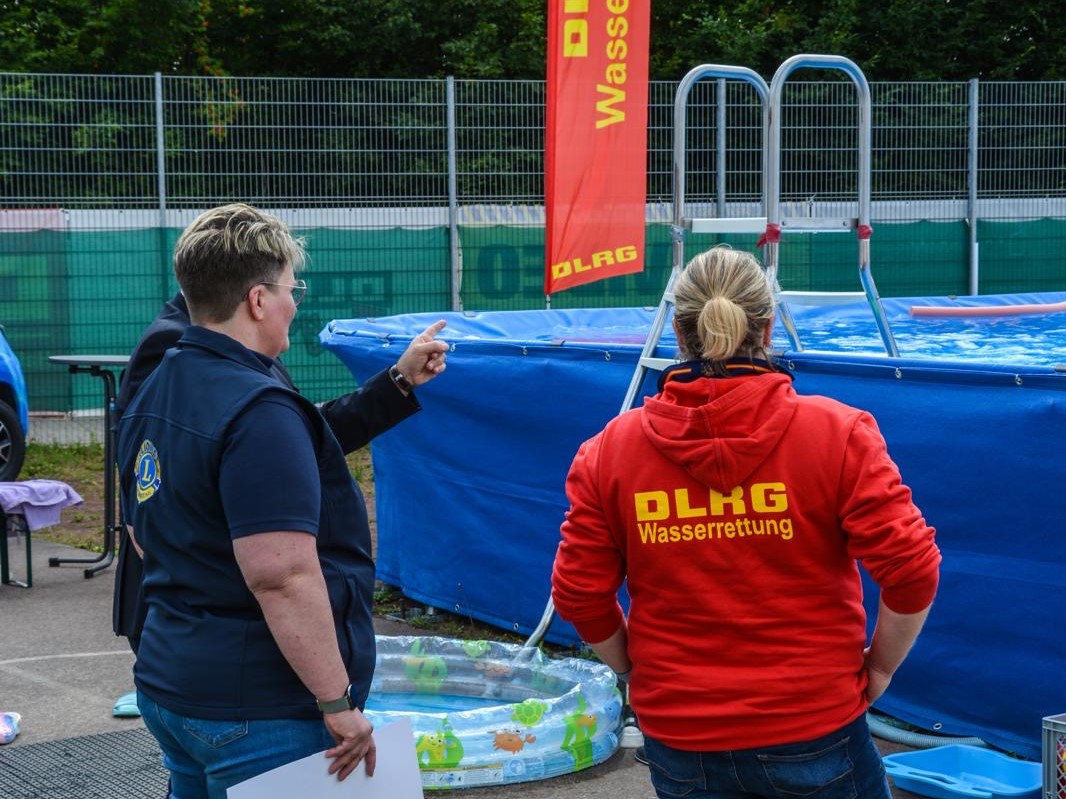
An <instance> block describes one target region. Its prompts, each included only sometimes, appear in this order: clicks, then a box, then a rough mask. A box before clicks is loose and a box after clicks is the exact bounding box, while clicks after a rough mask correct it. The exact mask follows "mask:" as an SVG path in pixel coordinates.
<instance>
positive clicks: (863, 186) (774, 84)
mask: <svg viewBox="0 0 1066 799" xmlns="http://www.w3.org/2000/svg"><path fill="white" fill-rule="evenodd" d="M802 68H810V69H835V70H840V71H842V72H844V73H845V74H846V75H847V76H848V77H849V78H851V82H852V83H853V84H854V85H855V91H856V95H857V103H858V137H859V141H858V144H857V148H856V149H857V161H856V166H857V168H858V219H857V223H858V224H857V226H856V232H857V235H858V239H859V281H860V282H861V283H862V288H863V291H864V292H865V294H866V300H867V302H868V303H869V304H870V310H871V311H872V312H873V315H874V321H875V322H876V324H877V329H878V332H879V333H880V334H881V341H882V343H883V344H884V347H885V352H886V353H888V355H889V356H891V357H893V358H898V357H899V350H898V349H897V348H896V340H895V337H894V336H893V335H892V329H891V327H890V326H889V324H888V318H887V317H886V316H885V310H884V306H882V304H881V297H880V295H879V294H878V293H877V286H876V285H875V283H874V278H873V273H872V272H871V271H870V232H871V228H870V183H871V181H870V171H871V168H870V163H871V158H872V152H873V134H872V124H871V108H872V102H871V99H870V84H869V83H868V82H867V81H866V76H865V75H863V73H862V70H861V69H859V67H858V66H857V65H856V64H855V62H853V61H851V60H850V59H848V58H845V57H844V56H835V55H811V54H800V55H794V56H792V57H791V58H789V59H786V60H785V61H784V62H783V63H782V64H781V66H780V67H778V68H777V72H775V73H774V77H773V80H771V81H770V108H769V135H768V145H769V151H768V153H767V157H766V160H765V161H764V162H763V187H764V189H765V191H766V230H767V234H768V235H767V236H766V242H765V250H764V256H763V263H764V265H765V267H766V274H767V277H768V278H770V280H771V283H772V284H773V285H774V286H775V287H776V286H777V269H778V245H779V241H778V239H779V235H778V233H779V231H780V223H781V96H782V93H783V91H784V85H785V82H786V81H787V80H788V77H789V75H791V74H792V73H793V72H795V71H796V70H797V69H802ZM771 231H774V232H775V235H769V234H770V233H771ZM779 310H780V311H785V313H781V314H780V315H781V321H782V323H783V324H784V326H785V332H786V333H787V334H788V338H789V341H790V343H791V344H792V348H793V349H794V350H796V351H800V350H802V349H803V345H802V344H801V343H800V340H799V334H798V333H797V331H796V327H795V325H794V324H793V323H792V319H791V314H788V313H787V306H786V305H784V304H781V305H779Z"/></svg>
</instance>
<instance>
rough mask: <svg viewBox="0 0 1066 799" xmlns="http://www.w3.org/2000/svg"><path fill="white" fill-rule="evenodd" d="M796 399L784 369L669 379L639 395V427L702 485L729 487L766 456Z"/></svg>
mask: <svg viewBox="0 0 1066 799" xmlns="http://www.w3.org/2000/svg"><path fill="white" fill-rule="evenodd" d="M796 403H797V397H796V392H795V391H794V390H793V388H792V380H791V379H790V378H789V376H788V375H785V374H760V375H745V376H737V377H725V378H714V377H705V378H699V379H696V380H692V381H680V380H673V381H668V382H667V383H666V386H665V387H664V388H663V391H662V393H660V394H658V395H656V396H654V397H648V398H646V399H645V400H644V406H643V408H642V413H641V426H642V429H643V430H644V434H645V435H646V436H647V437H648V440H649V441H650V442H651V443H652V445H653V446H654V447H655V448H656V449H657V450H658V451H659V452H660V453H662V455H663V457H665V458H667V459H668V460H670V461H672V462H673V463H676V464H677V465H679V466H681V467H682V468H683V469H685V471H687V472H688V473H689V474H691V475H692V476H693V477H694V478H695V479H696V480H699V481H700V482H701V483H703V484H704V485H706V486H709V487H710V488H713V489H715V490H716V491H728V490H730V489H732V488H734V487H735V486H738V485H740V484H741V483H743V482H744V481H745V480H746V479H747V478H748V477H750V476H751V474H752V472H754V471H755V469H756V468H757V467H758V466H759V465H760V464H761V463H763V461H765V460H766V459H767V457H768V456H769V455H770V453H771V452H772V451H773V449H774V448H775V447H776V446H777V443H778V442H779V441H780V440H781V437H782V436H783V435H784V434H785V430H787V429H788V426H789V424H790V423H791V421H792V417H793V415H794V414H795V412H796Z"/></svg>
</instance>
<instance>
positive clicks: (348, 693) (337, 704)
mask: <svg viewBox="0 0 1066 799" xmlns="http://www.w3.org/2000/svg"><path fill="white" fill-rule="evenodd" d="M315 704H316V705H318V709H319V711H321V712H322V713H342V712H344V711H345V710H354V709H355V704H354V703H353V702H352V684H351V683H348V687H347V688H345V689H344V696H341V697H338V698H337V699H331V700H330V701H328V702H323V701H322V700H321V699H316V700H315Z"/></svg>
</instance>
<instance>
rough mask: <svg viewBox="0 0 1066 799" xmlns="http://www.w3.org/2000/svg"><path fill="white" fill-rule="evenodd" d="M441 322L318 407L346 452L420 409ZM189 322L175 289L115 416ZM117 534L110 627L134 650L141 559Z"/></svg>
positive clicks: (129, 370) (438, 363)
mask: <svg viewBox="0 0 1066 799" xmlns="http://www.w3.org/2000/svg"><path fill="white" fill-rule="evenodd" d="M444 324H445V323H444V322H443V321H441V322H437V323H435V324H433V325H431V326H430V327H428V328H426V329H425V330H424V331H423V332H422V333H421V334H420V335H418V336H416V337H415V338H414V339H412V340H411V343H410V345H409V346H408V347H407V349H406V350H405V351H404V353H403V354H402V355H401V356H400V358H399V360H398V361H397V362H396V364H395V366H394V367H392V368H390V369H383V370H382V371H381V372H379V373H378V374H376V375H374V376H373V377H371V378H370V379H369V380H367V381H366V382H365V383H364V384H363V385H362V386H361V387H360V388H358V389H356V390H355V391H352V392H350V393H348V394H344V395H343V396H340V397H338V398H336V399H333V400H330V401H328V402H324V403H322V404H321V405H319V410H321V411H322V416H323V417H324V418H325V420H326V424H328V425H329V427H330V429H331V430H332V431H333V434H334V435H335V436H336V437H337V441H338V442H340V445H341V449H343V450H344V453H345V454H348V453H350V452H355V451H356V450H358V449H361V448H363V447H365V446H366V445H367V444H368V443H369V442H370V440H371V439H372V438H374V437H375V436H378V435H380V434H381V433H384V432H385V431H387V430H389V429H391V428H392V427H394V426H395V425H397V424H399V423H400V422H402V421H403V420H404V419H407V418H408V417H409V416H412V415H413V414H415V413H417V412H418V411H420V410H421V409H422V406H421V405H420V404H419V402H418V399H417V398H416V397H415V395H414V393H413V392H412V390H411V389H412V388H413V387H417V386H420V385H423V384H424V383H426V382H427V381H429V380H432V379H433V378H434V377H436V376H437V375H438V374H440V372H441V371H443V369H444V360H443V359H442V357H441V356H442V354H443V353H444V352H445V351H446V349H447V345H446V344H444V343H442V342H439V341H436V340H435V338H436V335H437V333H439V332H440V331H441V330H442V329H443V328H444ZM188 326H189V306H188V304H187V303H186V302H185V297H184V295H183V294H182V293H181V292H180V291H179V292H178V293H177V294H175V295H174V296H173V297H171V298H170V299H169V300H167V302H166V303H165V304H164V305H163V309H162V310H161V311H160V312H159V315H158V316H156V318H155V320H154V321H153V322H152V323H151V324H150V325H149V326H148V328H147V329H146V330H145V331H144V333H143V335H142V336H141V340H140V342H139V343H138V344H137V347H136V348H135V349H134V351H133V354H132V355H131V356H130V360H129V364H128V365H127V366H126V369H125V371H124V372H123V374H122V380H121V383H120V386H119V393H118V397H117V399H116V400H115V410H114V414H113V418H114V419H116V420H118V419H120V418H121V417H122V414H123V412H125V410H126V407H127V406H128V405H129V404H130V400H132V399H133V397H134V396H135V395H136V393H137V390H138V389H139V388H140V387H141V383H143V382H144V380H145V378H147V377H148V375H150V374H151V373H152V370H153V369H155V368H156V366H158V365H159V362H160V361H161V360H162V359H163V354H164V353H165V352H166V351H167V350H168V349H170V348H171V347H173V346H174V345H175V344H177V343H178V339H179V338H181V334H182V333H184V332H185V328H187V327H188ZM273 369H274V372H275V373H276V374H277V376H278V377H279V379H281V380H283V381H284V382H285V383H286V384H287V385H289V386H291V387H294V386H293V382H292V378H291V377H290V376H289V373H288V371H287V370H286V369H285V367H284V365H283V364H282V363H281V361H280V360H276V361H275V362H274V365H273ZM119 535H120V536H121V537H122V541H121V543H120V545H119V547H118V557H117V560H116V565H115V591H114V598H113V603H112V627H113V629H114V631H115V635H121V636H125V637H126V638H127V640H128V641H129V644H130V647H131V648H132V649H133V651H134V652H136V651H137V646H138V644H139V642H140V634H141V633H140V631H141V628H142V627H143V626H144V613H145V607H144V603H143V602H142V601H141V577H142V565H141V557H140V555H139V554H137V550H136V549H135V548H134V547H133V546H131V545H130V544H129V537H128V535H127V534H126V532H125V529H124V525H120V531H119Z"/></svg>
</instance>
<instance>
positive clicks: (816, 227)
mask: <svg viewBox="0 0 1066 799" xmlns="http://www.w3.org/2000/svg"><path fill="white" fill-rule="evenodd" d="M858 227H859V220H858V219H819V218H818V217H816V216H790V217H788V218H786V219H782V220H781V232H782V233H847V232H848V231H849V230H857V229H858Z"/></svg>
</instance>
